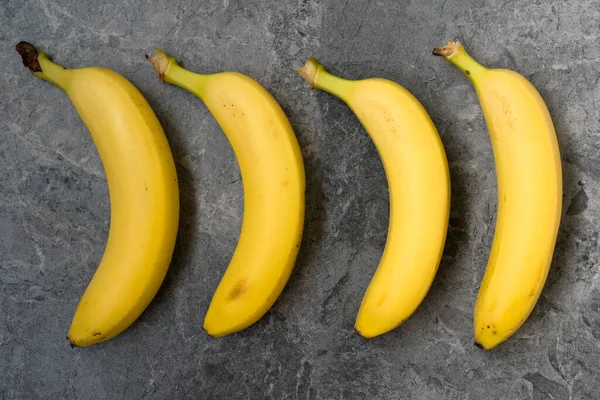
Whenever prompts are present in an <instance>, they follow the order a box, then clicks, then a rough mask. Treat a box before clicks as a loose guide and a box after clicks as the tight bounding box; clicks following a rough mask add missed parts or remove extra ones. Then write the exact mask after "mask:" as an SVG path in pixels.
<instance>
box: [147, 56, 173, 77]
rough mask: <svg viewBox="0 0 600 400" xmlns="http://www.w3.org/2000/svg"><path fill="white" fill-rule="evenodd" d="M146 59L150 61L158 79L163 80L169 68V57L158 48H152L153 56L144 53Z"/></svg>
mask: <svg viewBox="0 0 600 400" xmlns="http://www.w3.org/2000/svg"><path fill="white" fill-rule="evenodd" d="M146 60H148V61H150V64H152V67H153V68H154V70H155V71H156V73H157V74H158V79H160V80H161V81H163V82H164V80H165V73H166V72H167V69H168V68H169V57H168V56H167V54H166V53H165V52H164V51H162V50H161V49H159V48H156V49H154V56H149V55H148V54H146Z"/></svg>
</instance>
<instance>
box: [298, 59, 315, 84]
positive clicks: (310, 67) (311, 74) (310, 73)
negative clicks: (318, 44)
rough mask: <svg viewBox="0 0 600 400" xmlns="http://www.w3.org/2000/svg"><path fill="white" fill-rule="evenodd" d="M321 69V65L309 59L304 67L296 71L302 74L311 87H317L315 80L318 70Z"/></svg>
mask: <svg viewBox="0 0 600 400" xmlns="http://www.w3.org/2000/svg"><path fill="white" fill-rule="evenodd" d="M318 69H319V63H318V61H317V60H315V59H314V58H312V57H311V58H309V59H308V61H306V64H304V67H302V68H300V67H296V71H298V73H299V74H300V76H301V77H302V78H304V80H305V81H306V82H308V83H309V85H310V86H311V87H315V78H316V76H317V70H318Z"/></svg>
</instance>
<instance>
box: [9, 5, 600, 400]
mask: <svg viewBox="0 0 600 400" xmlns="http://www.w3.org/2000/svg"><path fill="white" fill-rule="evenodd" d="M88 3H89V5H87V6H83V3H82V2H80V1H78V0H77V1H76V0H55V1H53V0H24V1H21V0H18V1H17V0H2V2H1V4H0V46H1V47H0V48H1V52H0V86H1V87H2V91H1V92H0V171H1V172H2V181H1V182H2V183H1V184H0V238H1V239H0V310H1V311H0V398H2V399H37V398H51V399H63V398H64V399H67V398H69V399H71V398H77V399H109V398H110V399H117V398H123V399H138V398H148V399H188V398H189V399H199V398H201V399H238V398H239V399H262V398H273V399H419V400H421V399H444V398H446V399H482V398H490V399H496V398H502V399H567V398H572V399H597V398H598V396H599V394H598V393H600V380H599V379H598V374H599V371H600V350H599V348H600V280H599V278H598V276H599V275H598V258H599V254H600V253H599V251H598V249H597V244H598V241H599V237H598V228H599V225H600V223H599V222H598V218H596V216H597V215H598V214H599V213H600V202H599V201H598V192H599V190H600V184H599V179H600V162H599V161H600V160H599V158H600V144H599V143H600V140H599V139H600V138H599V136H600V129H599V124H600V122H599V121H600V104H597V100H598V99H599V97H600V86H599V84H598V82H599V77H600V44H599V43H600V41H599V39H600V38H599V36H600V30H599V28H598V21H599V18H600V12H599V10H600V2H599V1H590V0H583V1H567V2H565V1H551V2H542V1H535V2H532V1H529V0H509V1H504V2H497V1H492V0H470V1H458V0H446V1H443V2H433V1H424V2H418V1H398V2H395V1H391V0H390V1H377V0H373V1H359V0H339V1H328V2H322V3H319V2H315V1H312V0H302V1H301V0H285V1H257V0H254V1H241V0H238V1H236V0H218V1H206V2H194V1H190V0H181V1H179V0H178V1H173V2H167V1H161V2H158V1H153V0H141V1H140V0H136V1H132V0H126V1H124V2H121V1H116V0H109V1H108V2H106V3H105V2H103V1H99V0H94V1H90V2H88ZM449 38H459V39H461V40H462V41H463V42H464V43H465V45H466V46H467V47H468V49H469V50H470V51H471V52H472V54H473V55H474V56H475V57H476V58H478V59H479V60H480V61H481V62H483V63H484V64H486V65H488V66H494V67H510V68H513V69H516V70H517V71H519V72H521V73H523V74H524V75H525V76H527V77H528V78H529V79H531V81H532V82H533V83H534V84H535V85H536V86H537V87H538V89H539V91H540V92H541V94H542V95H543V96H544V98H545V99H546V101H547V104H548V106H549V108H550V111H551V113H552V116H553V119H554V121H555V124H556V128H557V133H558V138H559V142H560V147H561V150H562V159H563V166H564V213H563V217H564V218H563V222H562V225H561V229H560V235H559V239H558V245H557V251H556V255H555V257H554V263H553V266H552V270H551V272H550V276H549V279H548V283H547V285H546V287H545V289H544V291H543V294H542V297H541V298H540V301H539V303H538V305H537V307H536V308H535V311H534V313H533V314H532V316H531V317H530V318H529V320H528V321H527V323H526V324H525V325H524V326H523V327H522V328H521V329H520V330H519V331H518V333H517V334H516V335H515V336H514V337H513V338H511V339H510V340H509V341H508V342H506V343H504V344H503V345H501V346H500V347H498V348H497V349H496V350H494V351H491V352H484V351H481V350H479V349H477V348H475V347H474V346H473V344H472V343H473V340H472V310H473V305H474V302H475V298H476V293H477V290H478V287H479V283H480V280H481V278H482V275H483V272H484V268H485V264H486V260H487V255H488V252H489V247H490V244H491V239H492V234H493V228H494V218H495V208H496V199H495V196H496V189H495V187H496V184H495V173H494V164H493V160H492V153H491V147H490V142H489V139H488V137H487V131H486V128H485V124H484V121H483V118H482V115H481V111H480V108H479V105H478V102H477V99H476V96H475V93H474V91H473V89H472V87H471V85H470V83H469V82H468V81H467V79H465V78H464V77H463V76H461V74H460V73H459V72H458V71H457V70H456V69H454V68H453V67H452V66H450V65H449V64H448V63H446V62H444V61H443V60H441V59H438V58H435V57H433V56H431V55H430V52H431V48H432V47H433V46H434V45H439V44H443V43H444V42H445V40H446V39H449ZM19 40H28V41H31V42H32V43H34V44H36V45H37V46H39V47H40V48H42V49H44V50H45V51H47V52H49V53H50V54H51V55H52V56H53V58H54V59H55V60H57V61H58V62H61V63H63V64H66V65H69V66H89V65H103V66H107V67H110V68H113V69H115V70H116V71H118V72H120V73H122V74H123V75H125V76H126V77H127V78H129V79H130V80H131V81H133V82H134V83H135V84H136V85H137V87H138V88H139V89H140V90H141V91H142V92H143V93H144V95H145V96H146V97H147V99H148V100H149V102H150V103H151V105H152V106H153V107H154V109H155V111H156V113H157V115H158V116H159V118H160V120H161V121H162V122H163V124H164V127H165V130H166V133H167V136H168V138H169V141H170V143H171V145H172V148H173V152H174V156H175V159H176V162H177V169H178V174H179V179H180V183H181V205H182V210H181V211H182V218H181V226H180V234H179V240H178V244H177V249H176V253H175V257H174V261H173V264H172V266H171V269H170V271H169V274H168V277H167V279H166V282H165V284H164V285H163V287H162V289H161V291H160V293H159V295H158V297H157V298H156V299H155V301H154V302H153V303H152V304H151V306H150V307H149V308H148V309H147V311H146V312H145V313H144V314H143V315H142V316H141V318H140V319H139V321H138V322H136V323H135V324H134V325H133V326H132V327H131V328H130V329H128V330H127V331H126V332H124V333H123V334H122V335H120V336H118V337H117V338H115V339H113V340H110V341H108V342H106V343H104V344H101V345H98V346H94V347H91V348H86V349H72V348H70V347H69V346H68V344H67V342H66V340H65V333H66V330H67V329H68V326H69V324H70V321H71V317H72V314H73V312H74V309H75V307H76V305H77V302H78V300H79V298H80V296H81V294H82V293H83V291H84V289H85V287H86V285H87V284H88V282H89V280H90V278H91V276H92V274H93V272H94V270H95V268H96V266H97V264H98V262H99V260H100V257H101V255H102V252H103V248H104V244H105V240H106V236H107V232H108V221H109V202H108V191H107V186H106V182H105V179H104V172H103V169H102V165H101V163H100V160H99V158H98V155H97V152H96V150H95V148H94V146H93V143H92V141H91V139H90V137H89V135H88V132H87V131H86V129H85V127H84V126H83V124H82V123H81V121H80V120H79V118H78V116H77V114H76V113H75V111H74V109H73V108H72V106H71V105H70V103H69V100H68V99H67V97H66V96H65V95H64V93H62V92H61V91H60V90H59V89H57V88H55V87H52V86H51V85H50V84H48V83H46V82H43V81H41V80H39V79H35V78H33V77H32V76H31V75H30V74H29V73H28V72H27V71H26V70H25V69H24V68H23V67H22V65H21V64H20V60H19V58H18V56H17V54H16V53H15V52H14V50H13V48H14V45H15V44H16V43H17V42H18V41H19ZM156 45H160V46H161V47H163V48H164V49H165V50H167V51H168V52H169V53H171V54H172V55H174V56H176V57H178V58H179V59H180V60H181V61H182V63H183V64H184V65H185V66H186V67H188V68H190V69H192V70H196V71H205V72H213V71H220V70H236V71H240V72H243V73H246V74H248V75H250V76H252V77H254V78H256V79H257V80H258V81H260V82H261V83H262V84H263V85H265V87H266V88H267V89H269V90H270V91H271V92H272V93H273V94H274V96H275V97H276V98H277V100H278V101H279V102H280V103H281V105H282V107H283V108H284V110H285V111H286V113H287V115H288V116H289V118H290V120H291V122H292V125H293V126H294V128H295V131H296V133H297V136H298V139H299V141H300V144H301V147H302V151H303V154H304V157H305V163H306V172H307V213H306V227H305V236H304V241H303V244H302V247H301V251H300V255H299V259H298V263H297V266H296V269H295V271H294V274H293V276H292V278H291V280H290V282H289V284H288V286H287V287H286V289H285V291H284V293H283V295H282V296H281V298H280V299H279V301H278V302H277V303H276V305H275V306H274V307H273V309H272V310H271V311H270V312H269V313H268V314H267V315H266V316H265V317H264V318H263V319H262V320H260V321H259V322H258V323H257V324H256V325H254V326H252V327H251V328H249V329H247V330H245V331H243V332H241V333H238V334H234V335H231V336H229V337H225V338H222V339H212V338H210V337H208V336H207V335H206V334H205V333H204V332H203V331H202V330H201V325H202V321H203V317H204V314H205V312H206V308H207V306H208V303H209V301H210V298H211V295H212V293H213V292H214V290H215V288H216V285H217V284H218V282H219V279H220V277H221V275H222V273H223V271H224V270H225V268H226V266H227V263H228V260H229V258H230V256H231V254H232V252H233V249H234V247H235V244H236V240H237V236H238V233H239V229H240V225H241V218H242V186H241V182H240V179H239V170H238V167H237V164H236V161H235V158H234V156H233V152H232V151H231V149H230V146H229V144H228V143H227V140H226V138H225V137H224V135H223V134H222V133H221V131H220V130H219V128H218V126H217V124H216V123H215V121H214V120H213V118H212V117H211V115H210V114H209V113H208V111H207V110H206V108H205V107H204V106H203V105H202V103H201V102H200V101H199V100H198V99H196V98H194V97H193V96H192V95H191V94H189V93H187V92H185V91H183V90H181V89H179V88H176V87H173V86H167V85H163V84H161V83H159V82H158V81H157V80H156V78H155V76H154V73H153V71H152V69H151V67H150V66H149V65H148V64H147V63H146V62H145V61H144V57H143V55H144V52H148V51H150V50H151V49H152V47H154V46H156ZM311 55H314V56H317V57H318V58H319V59H320V61H322V62H323V63H324V64H325V65H326V66H328V67H329V69H330V70H331V71H333V72H335V73H339V74H342V75H344V76H345V77H349V78H362V77H369V76H379V77H385V78H390V79H393V80H395V81H397V82H399V83H401V84H403V85H404V86H405V87H406V88H408V89H409V90H410V91H412V92H413V93H414V94H415V95H416V96H417V97H418V98H419V99H420V100H421V101H422V103H423V104H424V106H425V107H426V108H427V110H429V112H430V114H431V116H432V118H433V120H434V121H435V123H436V125H437V127H438V129H439V132H440V134H441V137H442V140H443V142H444V145H445V146H446V150H447V154H448V159H449V162H450V172H451V176H452V211H451V223H450V229H449V234H448V242H447V245H446V250H445V254H444V257H443V261H442V264H441V267H440V271H439V273H438V275H437V278H436V280H435V283H434V285H433V287H432V289H431V291H430V292H429V295H428V296H427V298H426V300H425V301H424V303H423V304H422V306H421V307H420V308H419V309H418V311H417V312H416V313H415V314H414V315H413V316H412V317H411V318H410V319H409V320H408V321H407V322H406V323H405V324H404V325H402V326H401V327H400V328H399V329H396V330H395V331H393V332H391V333H388V334H386V335H384V336H382V337H379V338H376V339H373V340H369V341H367V340H364V339H362V338H360V337H359V336H358V334H357V333H356V332H355V331H354V330H353V322H354V318H355V315H356V312H357V309H358V306H359V303H360V299H361V297H362V294H363V292H364V290H365V288H366V287H367V284H368V283H369V280H370V277H371V276H372V274H373V272H374V271H375V268H376V266H377V263H378V260H379V257H380V255H381V251H382V248H383V245H384V242H385V237H386V230H387V213H388V195H387V185H386V180H385V176H384V172H383V168H382V165H381V162H380V161H379V159H378V157H377V153H376V150H375V148H374V146H373V145H372V143H371V142H370V140H369V139H368V137H367V136H366V134H365V132H364V130H363V129H362V128H361V126H360V125H359V123H358V121H357V119H356V118H355V117H354V115H353V114H352V113H351V112H350V110H349V109H348V108H347V107H346V106H345V105H344V104H342V103H341V102H340V101H339V100H338V99H336V98H334V97H333V96H330V95H328V94H326V93H323V92H317V91H314V90H311V89H309V88H308V87H307V85H306V84H305V83H304V82H303V81H302V80H301V79H300V78H299V77H298V76H297V75H296V73H295V72H294V71H293V69H292V67H293V65H294V64H296V65H298V64H301V63H303V62H304V60H305V59H306V58H307V57H308V56H311Z"/></svg>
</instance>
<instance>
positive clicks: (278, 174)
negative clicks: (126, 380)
mask: <svg viewBox="0 0 600 400" xmlns="http://www.w3.org/2000/svg"><path fill="white" fill-rule="evenodd" d="M147 58H148V60H149V61H150V62H151V63H152V66H153V67H154V68H155V70H156V71H157V73H158V75H159V78H160V79H161V80H163V81H165V82H167V83H171V84H174V85H177V86H180V87H182V88H184V89H187V90H188V91H190V92H192V93H193V94H195V95H196V96H198V97H199V98H200V99H202V101H203V102H204V103H205V104H206V106H207V107H208V109H209V111H210V112H211V113H212V114H213V116H214V117H215V119H216V120H217V122H218V123H219V125H220V126H221V128H222V129H223V132H224V133H225V135H226V136H227V139H228V140H229V142H230V144H231V146H232V147H233V150H234V152H235V155H236V157H237V160H238V163H239V166H240V172H241V175H242V184H243V188H244V218H243V222H242V230H241V233H240V238H239V241H238V244H237V247H236V249H235V252H234V254H233V258H232V259H231V262H230V264H229V267H228V268H227V271H226V272H225V275H224V276H223V278H222V280H221V282H220V284H219V286H218V287H217V290H216V292H215V294H214V296H213V299H212V301H211V303H210V306H209V308H208V311H207V313H206V318H205V320H204V329H205V330H206V331H207V332H208V333H209V334H210V335H212V336H215V337H218V336H223V335H227V334H230V333H233V332H236V331H239V330H242V329H244V328H247V327H248V326H250V325H252V324H253V323H254V322H256V321H258V320H259V319H260V318H261V317H262V316H263V315H264V314H265V313H266V312H267V311H268V310H269V308H271V306H272V305H273V303H275V301H276V300H277V298H278V297H279V295H280V293H281V291H282V290H283V288H284V286H285V284H286V282H287V281H288V278H289V276H290V274H291V272H292V269H293V267H294V263H295V260H296V255H297V254H298V249H299V247H300V241H301V239H302V230H303V227H304V189H305V178H304V164H303V162H302V155H301V154H300V148H299V146H298V142H297V140H296V136H295V135H294V132H293V130H292V127H291V126H290V123H289V122H288V120H287V118H286V116H285V114H284V113H283V111H282V110H281V107H280V106H279V104H277V102H276V101H275V99H273V97H272V96H271V95H270V94H269V93H268V92H267V91H266V90H265V89H264V88H263V87H262V86H261V85H260V84H258V83H257V82H256V81H254V80H253V79H251V78H249V77H247V76H245V75H242V74H239V73H235V72H222V73H216V74H212V75H201V74H196V73H193V72H190V71H188V70H186V69H184V68H182V67H181V66H179V64H178V63H177V61H176V60H175V59H174V58H172V57H168V56H167V55H166V54H165V53H164V52H163V51H162V50H160V49H156V55H155V56H154V57H149V56H147Z"/></svg>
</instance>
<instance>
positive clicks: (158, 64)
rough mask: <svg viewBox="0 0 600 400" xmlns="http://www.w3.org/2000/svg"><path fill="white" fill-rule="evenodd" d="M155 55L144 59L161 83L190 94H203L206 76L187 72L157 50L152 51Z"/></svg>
mask: <svg viewBox="0 0 600 400" xmlns="http://www.w3.org/2000/svg"><path fill="white" fill-rule="evenodd" d="M154 51H155V55H154V56H149V55H146V59H147V60H148V61H149V62H150V64H152V67H154V70H155V71H156V73H157V74H158V79H160V80H161V81H163V82H166V83H170V84H173V85H177V86H179V87H181V88H183V89H186V90H189V91H190V92H192V93H203V90H202V89H203V87H204V84H205V83H206V80H207V79H208V75H203V74H197V73H195V72H191V71H188V70H187V69H185V68H183V67H182V66H180V65H179V64H178V63H177V60H176V59H175V58H174V57H169V56H168V55H167V54H166V53H165V52H164V51H162V50H161V49H159V48H156V49H154Z"/></svg>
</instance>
